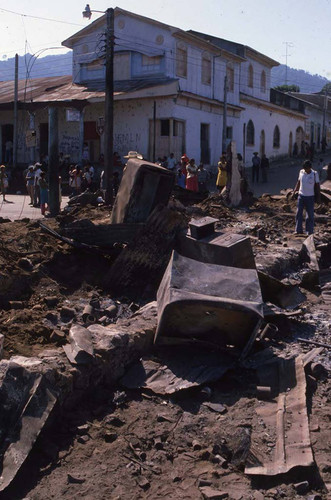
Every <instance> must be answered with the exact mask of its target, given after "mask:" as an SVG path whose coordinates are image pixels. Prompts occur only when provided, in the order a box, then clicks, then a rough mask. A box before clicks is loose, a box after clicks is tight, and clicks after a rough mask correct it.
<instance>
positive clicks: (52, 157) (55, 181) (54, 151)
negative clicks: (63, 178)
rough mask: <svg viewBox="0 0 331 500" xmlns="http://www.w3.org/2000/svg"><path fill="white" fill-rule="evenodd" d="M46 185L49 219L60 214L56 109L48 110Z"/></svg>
mask: <svg viewBox="0 0 331 500" xmlns="http://www.w3.org/2000/svg"><path fill="white" fill-rule="evenodd" d="M48 183H49V186H48V187H49V211H50V214H51V217H55V216H56V215H58V213H59V212H60V188H59V127H58V108H56V107H50V108H48Z"/></svg>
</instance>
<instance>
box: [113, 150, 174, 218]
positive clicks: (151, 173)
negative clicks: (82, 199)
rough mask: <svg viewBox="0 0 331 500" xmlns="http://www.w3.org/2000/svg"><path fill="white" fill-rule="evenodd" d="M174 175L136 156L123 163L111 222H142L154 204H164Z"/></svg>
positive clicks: (170, 189) (169, 192) (168, 195)
mask: <svg viewBox="0 0 331 500" xmlns="http://www.w3.org/2000/svg"><path fill="white" fill-rule="evenodd" d="M174 183H175V174H174V173H173V172H171V171H170V170H167V169H166V168H163V167H160V166H158V165H155V164H154V163H149V162H146V161H144V160H138V159H136V158H134V159H130V160H129V161H128V163H127V166H126V168H125V171H124V173H123V178H122V181H121V184H120V187H119V190H118V193H117V196H116V199H115V203H114V208H113V211H112V215H111V223H112V224H121V223H124V222H126V223H128V222H145V221H146V220H147V218H148V216H149V215H150V214H151V213H152V211H153V210H154V208H155V207H156V205H159V204H162V205H167V204H168V201H169V197H170V194H171V191H172V188H173V186H174Z"/></svg>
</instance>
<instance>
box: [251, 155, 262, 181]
mask: <svg viewBox="0 0 331 500" xmlns="http://www.w3.org/2000/svg"><path fill="white" fill-rule="evenodd" d="M260 165H261V158H260V157H259V154H258V153H257V152H255V153H253V158H252V182H254V180H255V178H256V182H259V172H260Z"/></svg>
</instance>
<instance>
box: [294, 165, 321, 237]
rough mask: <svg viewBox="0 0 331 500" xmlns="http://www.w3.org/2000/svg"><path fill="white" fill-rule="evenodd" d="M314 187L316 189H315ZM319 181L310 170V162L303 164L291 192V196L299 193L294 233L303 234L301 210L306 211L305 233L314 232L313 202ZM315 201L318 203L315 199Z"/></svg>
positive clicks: (316, 174) (316, 175) (315, 173)
mask: <svg viewBox="0 0 331 500" xmlns="http://www.w3.org/2000/svg"><path fill="white" fill-rule="evenodd" d="M315 185H316V188H317V189H315ZM319 188H320V181H319V177H318V173H317V172H316V171H315V170H313V169H312V168H311V161H310V160H306V161H304V162H303V169H302V170H300V172H299V178H298V181H297V183H296V185H295V188H294V190H293V195H294V194H295V193H296V192H297V191H299V196H298V205H297V213H296V216H295V233H294V234H297V235H298V234H304V233H303V227H302V218H303V209H304V208H305V209H306V213H307V217H306V232H307V234H313V232H314V201H315V191H317V192H319ZM317 201H319V200H318V199H317Z"/></svg>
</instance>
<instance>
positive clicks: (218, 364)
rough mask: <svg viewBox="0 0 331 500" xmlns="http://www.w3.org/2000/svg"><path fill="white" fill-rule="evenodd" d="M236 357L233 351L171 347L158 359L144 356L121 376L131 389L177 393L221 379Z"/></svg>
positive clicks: (122, 381)
mask: <svg viewBox="0 0 331 500" xmlns="http://www.w3.org/2000/svg"><path fill="white" fill-rule="evenodd" d="M235 361H236V356H235V355H234V354H231V353H219V352H218V353H212V352H210V350H205V352H198V351H197V350H193V349H188V348H185V350H184V351H183V350H181V349H178V348H177V349H176V350H173V349H172V350H171V351H168V352H164V353H163V354H162V355H161V356H159V359H158V360H157V361H155V360H151V359H145V360H141V361H139V362H138V363H136V364H135V365H133V366H132V367H131V369H129V370H128V371H127V373H126V374H125V375H124V377H123V378H122V379H121V384H122V385H123V386H124V387H127V388H130V389H136V388H145V389H150V390H151V391H153V392H155V393H156V394H174V393H176V392H179V391H182V390H184V389H189V388H191V387H196V386H199V385H203V384H206V383H207V382H215V381H216V380H219V379H220V378H221V377H222V376H223V375H224V374H225V373H226V372H227V371H228V370H229V369H230V368H232V367H233V366H234V363H235Z"/></svg>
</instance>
